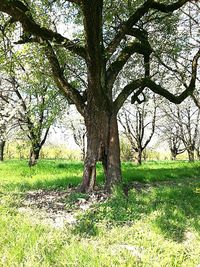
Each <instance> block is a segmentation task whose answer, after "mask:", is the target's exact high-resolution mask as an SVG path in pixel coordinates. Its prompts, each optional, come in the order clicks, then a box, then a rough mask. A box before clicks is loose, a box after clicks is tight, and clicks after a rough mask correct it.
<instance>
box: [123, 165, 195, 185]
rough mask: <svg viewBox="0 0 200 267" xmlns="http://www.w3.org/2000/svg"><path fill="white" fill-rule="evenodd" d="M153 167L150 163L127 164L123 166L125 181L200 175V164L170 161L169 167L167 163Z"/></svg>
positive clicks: (170, 178) (145, 180)
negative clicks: (176, 163)
mask: <svg viewBox="0 0 200 267" xmlns="http://www.w3.org/2000/svg"><path fill="white" fill-rule="evenodd" d="M158 166H159V165H157V166H153V167H151V166H150V165H146V166H145V165H144V166H137V165H133V164H131V163H130V164H126V165H124V166H123V168H122V170H123V177H124V181H125V182H131V181H140V182H153V181H161V180H172V179H173V180H174V179H180V178H181V179H184V178H192V177H199V173H200V164H199V163H194V164H188V163H187V165H185V164H180V165H175V164H174V165H173V163H171V164H170V163H168V164H167V168H166V166H165V165H163V167H162V165H161V167H160V168H158Z"/></svg>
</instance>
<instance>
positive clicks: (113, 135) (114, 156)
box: [79, 112, 121, 192]
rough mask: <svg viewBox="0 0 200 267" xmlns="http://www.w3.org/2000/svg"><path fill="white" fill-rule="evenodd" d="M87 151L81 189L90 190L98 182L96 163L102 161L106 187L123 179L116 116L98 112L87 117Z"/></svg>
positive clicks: (109, 188)
mask: <svg viewBox="0 0 200 267" xmlns="http://www.w3.org/2000/svg"><path fill="white" fill-rule="evenodd" d="M86 128H87V153H86V158H85V162H84V173H83V181H82V184H81V185H80V187H79V191H81V192H88V191H92V190H93V189H94V186H95V183H96V163H97V161H101V162H102V165H103V169H104V175H105V180H106V181H105V187H106V190H108V191H110V190H111V187H112V186H113V185H114V184H116V183H118V182H120V181H121V166H120V148H119V135H118V125H117V118H116V116H113V115H111V116H109V115H107V114H105V112H98V114H97V115H95V116H94V114H93V115H91V116H90V118H86Z"/></svg>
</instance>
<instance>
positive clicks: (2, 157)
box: [0, 140, 6, 161]
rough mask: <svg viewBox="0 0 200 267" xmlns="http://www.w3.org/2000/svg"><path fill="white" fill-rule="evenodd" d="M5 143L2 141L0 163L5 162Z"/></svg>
mask: <svg viewBox="0 0 200 267" xmlns="http://www.w3.org/2000/svg"><path fill="white" fill-rule="evenodd" d="M5 143H6V142H5V141H3V140H1V141H0V161H3V160H4V148H5Z"/></svg>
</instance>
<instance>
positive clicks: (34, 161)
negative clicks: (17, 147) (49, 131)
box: [28, 145, 41, 167]
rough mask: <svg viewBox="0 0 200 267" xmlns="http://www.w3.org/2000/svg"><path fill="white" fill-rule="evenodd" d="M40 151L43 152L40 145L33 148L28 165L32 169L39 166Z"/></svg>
mask: <svg viewBox="0 0 200 267" xmlns="http://www.w3.org/2000/svg"><path fill="white" fill-rule="evenodd" d="M40 150H41V147H40V146H39V145H38V146H33V147H32V148H31V150H30V156H29V163H28V165H29V166H30V167H32V166H34V165H36V164H37V160H38V159H39V156H40Z"/></svg>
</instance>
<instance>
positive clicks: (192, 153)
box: [187, 149, 194, 162]
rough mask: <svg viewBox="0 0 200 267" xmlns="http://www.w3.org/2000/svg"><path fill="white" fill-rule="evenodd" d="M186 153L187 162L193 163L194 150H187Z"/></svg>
mask: <svg viewBox="0 0 200 267" xmlns="http://www.w3.org/2000/svg"><path fill="white" fill-rule="evenodd" d="M187 152H188V160H189V162H193V161H194V150H190V149H188V150H187Z"/></svg>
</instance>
